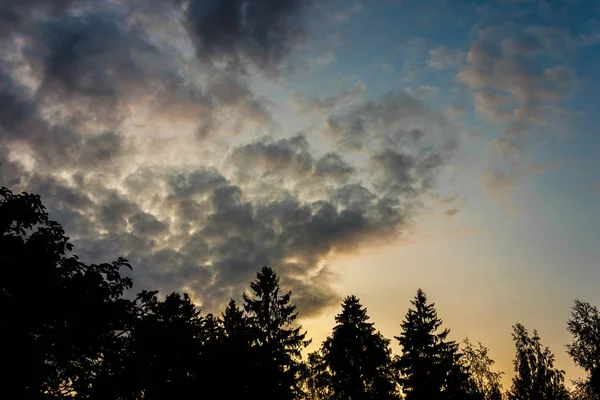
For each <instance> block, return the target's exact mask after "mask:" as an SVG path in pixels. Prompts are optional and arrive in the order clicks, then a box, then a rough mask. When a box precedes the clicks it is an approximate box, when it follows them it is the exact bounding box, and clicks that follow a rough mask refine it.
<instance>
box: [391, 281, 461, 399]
mask: <svg viewBox="0 0 600 400" xmlns="http://www.w3.org/2000/svg"><path fill="white" fill-rule="evenodd" d="M411 304H412V305H413V306H414V309H409V310H408V313H407V314H406V317H405V319H404V321H403V322H402V324H401V325H400V326H401V327H402V333H401V334H400V336H396V339H397V340H398V342H399V343H400V345H401V346H402V355H401V356H400V357H398V358H397V360H396V365H397V367H398V370H399V372H400V382H401V384H402V390H403V392H404V393H405V394H406V399H407V400H421V399H467V398H471V397H472V396H471V393H472V388H471V386H470V382H469V376H468V373H467V371H466V369H465V367H464V365H463V363H462V361H461V355H460V353H459V351H458V344H457V343H455V342H453V341H450V340H447V336H448V333H450V330H448V329H444V330H441V331H439V329H440V328H441V325H442V320H441V319H439V318H438V316H437V311H436V310H435V304H433V303H431V304H428V303H427V297H426V296H425V293H424V292H423V291H422V290H421V289H419V290H418V291H417V295H416V296H415V298H414V300H412V301H411Z"/></svg>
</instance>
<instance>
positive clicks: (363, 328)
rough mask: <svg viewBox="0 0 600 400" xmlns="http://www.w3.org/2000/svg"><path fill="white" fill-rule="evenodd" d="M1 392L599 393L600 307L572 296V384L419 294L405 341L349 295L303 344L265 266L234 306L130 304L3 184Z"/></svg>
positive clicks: (156, 300) (145, 299)
mask: <svg viewBox="0 0 600 400" xmlns="http://www.w3.org/2000/svg"><path fill="white" fill-rule="evenodd" d="M0 230H1V232H2V235H1V236H0V263H1V265H2V280H1V281H0V285H1V288H2V290H1V293H0V296H1V297H0V304H1V310H2V313H1V314H2V324H3V325H2V336H3V340H2V341H1V345H0V346H1V347H2V360H3V361H4V368H3V373H2V375H1V376H2V381H3V382H4V384H3V389H2V390H3V392H4V393H5V394H6V393H10V394H13V396H14V398H27V399H67V398H68V399H192V398H207V399H267V400H271V399H273V400H288V399H289V400H292V399H298V400H388V399H390V400H391V399H407V400H429V399H432V400H438V399H439V400H455V399H456V400H461V399H465V400H466V399H469V400H471V399H472V400H501V399H507V400H563V399H564V400H566V399H572V400H599V399H600V315H599V312H598V309H597V307H595V306H593V305H591V304H589V303H586V302H582V301H579V300H575V303H574V305H573V308H572V314H571V317H570V319H569V320H568V322H567V329H568V331H569V332H570V333H571V334H572V337H573V340H572V343H571V344H569V345H567V352H568V353H569V354H570V356H571V357H572V358H573V360H574V362H575V363H576V364H577V365H578V366H580V367H581V368H583V369H584V370H585V371H587V373H588V375H587V378H586V379H583V380H579V381H578V382H577V383H576V385H575V389H574V390H568V389H567V387H566V385H565V378H564V372H563V371H561V370H559V369H557V368H556V367H555V366H554V355H553V353H552V352H551V351H550V349H548V348H547V347H545V346H543V345H542V343H541V339H540V336H539V335H538V333H537V332H536V331H535V330H534V331H533V332H532V333H530V332H529V331H528V330H527V329H526V328H525V327H524V326H523V325H521V324H516V325H515V326H514V327H513V339H514V344H515V357H514V378H513V380H512V385H511V387H510V388H508V389H507V390H506V391H504V390H503V388H502V385H501V383H500V379H501V376H502V373H501V372H497V371H494V370H493V364H494V361H493V360H492V359H491V358H490V357H489V354H488V349H487V348H486V347H485V346H483V345H482V344H481V343H477V344H474V343H471V342H470V341H469V340H468V339H465V340H464V341H463V342H462V343H457V342H455V341H452V340H449V339H448V334H449V330H448V329H447V328H444V327H443V326H442V320H441V319H440V317H439V316H438V314H437V311H436V309H435V304H434V303H431V302H429V301H428V299H427V296H426V294H425V293H424V292H423V291H422V290H420V289H419V290H418V291H417V293H416V296H415V297H414V299H413V300H412V301H411V307H410V309H409V310H408V312H407V313H406V315H405V317H404V319H403V320H402V321H401V323H400V326H399V330H398V336H395V337H394V340H396V341H397V342H398V343H399V345H400V348H401V352H400V354H397V355H393V354H392V351H391V349H390V343H391V341H390V339H387V338H385V337H384V336H383V335H382V334H381V333H380V332H379V331H377V330H376V329H375V326H374V324H373V322H370V318H369V316H368V314H367V309H366V308H365V307H364V306H363V305H362V304H361V302H360V300H359V299H358V298H357V297H356V296H348V297H346V298H345V299H344V300H343V302H342V304H341V311H340V312H339V314H337V316H336V317H335V326H334V327H333V330H332V332H331V334H330V336H329V337H328V338H327V339H326V340H325V341H324V342H323V343H322V344H321V346H320V347H319V348H318V349H317V350H316V351H314V352H312V353H310V354H308V356H307V357H306V359H303V357H302V353H303V350H304V349H305V348H306V347H307V346H308V345H309V344H310V340H309V339H308V338H307V333H306V332H305V331H303V330H302V328H301V326H299V325H298V323H297V317H298V310H297V308H296V305H295V304H294V303H293V301H292V293H291V292H289V291H288V292H283V291H282V290H281V288H280V285H279V278H278V276H277V274H276V272H275V271H274V270H273V269H271V268H269V267H263V268H262V269H261V270H260V271H259V272H258V273H257V274H256V278H255V280H254V281H252V282H251V283H250V285H249V289H248V291H247V292H246V293H244V294H243V296H242V300H243V301H242V303H241V304H237V303H236V302H235V301H234V300H231V301H230V302H229V304H228V305H227V307H226V308H225V309H224V311H223V312H222V313H221V314H220V315H214V314H206V315H203V314H202V313H201V312H200V310H198V309H197V308H196V306H195V305H194V303H193V302H192V300H191V299H190V297H189V296H188V295H187V294H179V293H172V294H169V295H167V296H166V297H164V298H162V297H160V296H159V294H158V292H157V291H147V290H144V291H142V292H141V293H139V294H137V295H136V296H135V297H133V298H131V297H128V296H127V293H126V292H127V291H128V290H129V289H131V288H132V280H131V279H130V278H129V277H127V276H125V275H124V274H123V273H122V272H123V269H130V268H131V266H130V265H129V263H128V262H127V260H125V259H123V258H119V259H117V260H116V261H114V262H111V263H102V264H89V265H88V264H85V263H83V262H81V261H80V260H79V259H78V257H77V256H76V255H75V254H74V253H73V246H72V244H71V243H70V242H69V238H68V237H66V236H65V232H64V230H63V228H62V227H61V225H60V224H58V223H57V222H55V221H52V220H51V219H50V218H49V216H48V213H47V210H46V209H45V207H44V206H43V204H42V202H41V199H40V197H39V196H37V195H34V194H29V193H20V194H13V193H12V192H11V191H10V190H9V189H7V188H4V187H3V188H2V189H1V190H0ZM10 398H12V397H10Z"/></svg>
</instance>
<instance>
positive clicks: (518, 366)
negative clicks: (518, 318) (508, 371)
mask: <svg viewBox="0 0 600 400" xmlns="http://www.w3.org/2000/svg"><path fill="white" fill-rule="evenodd" d="M513 340H514V342H515V348H516V355H515V359H514V361H513V364H514V368H515V376H514V377H513V381H512V386H511V389H510V391H509V393H508V399H509V400H567V399H568V398H569V394H568V392H567V390H566V388H565V386H564V371H560V370H558V369H555V368H554V355H553V354H552V352H551V351H550V349H549V348H548V347H545V348H542V344H541V341H540V337H539V335H538V333H537V331H536V330H534V331H533V336H532V337H530V336H529V333H528V332H527V330H526V329H525V327H524V326H523V325H521V324H516V325H515V326H513Z"/></svg>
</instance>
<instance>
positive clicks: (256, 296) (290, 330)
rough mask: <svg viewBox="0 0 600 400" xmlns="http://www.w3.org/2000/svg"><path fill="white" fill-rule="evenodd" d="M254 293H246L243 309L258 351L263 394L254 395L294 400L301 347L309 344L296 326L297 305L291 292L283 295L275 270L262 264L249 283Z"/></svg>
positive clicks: (258, 373)
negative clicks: (280, 291)
mask: <svg viewBox="0 0 600 400" xmlns="http://www.w3.org/2000/svg"><path fill="white" fill-rule="evenodd" d="M250 289H251V293H250V294H244V296H243V297H244V303H245V304H244V310H245V311H246V314H247V316H248V322H249V324H250V332H251V335H252V344H253V352H254V354H255V357H256V358H255V360H256V362H257V364H256V370H255V373H256V374H257V375H256V376H257V379H256V381H255V382H254V383H255V384H257V385H258V387H259V388H260V393H256V394H254V396H258V397H252V398H263V399H273V400H287V399H293V398H294V396H295V395H296V393H297V392H298V385H297V378H298V376H299V374H300V372H301V369H302V364H301V350H302V349H303V348H305V347H306V346H308V344H309V341H307V340H305V338H306V333H302V332H301V327H299V326H296V327H294V322H295V320H296V318H297V317H298V312H297V311H296V305H295V304H291V303H290V298H291V292H287V293H285V294H283V295H280V293H279V290H280V287H279V278H278V277H277V274H276V273H275V271H273V270H272V269H271V268H269V267H266V266H265V267H263V268H262V269H261V271H260V272H259V273H257V275H256V280H255V281H254V282H252V283H251V284H250Z"/></svg>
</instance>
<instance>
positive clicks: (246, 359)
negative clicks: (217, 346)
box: [220, 300, 259, 399]
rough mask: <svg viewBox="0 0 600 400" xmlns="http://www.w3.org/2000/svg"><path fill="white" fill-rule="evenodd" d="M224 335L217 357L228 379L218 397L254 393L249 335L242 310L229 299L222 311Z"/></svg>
mask: <svg viewBox="0 0 600 400" xmlns="http://www.w3.org/2000/svg"><path fill="white" fill-rule="evenodd" d="M222 318H223V328H224V331H225V337H224V338H223V347H222V348H221V352H220V357H221V362H222V365H224V366H225V367H226V374H227V377H228V379H229V383H228V384H227V385H223V391H222V392H221V393H222V395H223V396H222V398H224V399H225V398H228V399H241V398H244V396H248V395H249V393H256V392H258V389H259V388H258V386H257V385H255V384H254V382H255V379H254V375H255V373H256V370H255V362H254V349H253V347H252V336H251V332H250V327H249V324H248V319H247V318H246V316H245V315H244V312H243V311H242V310H241V309H240V308H239V307H238V306H237V304H236V303H235V301H234V300H231V301H230V302H229V304H228V305H227V307H226V308H225V311H224V312H223V316H222Z"/></svg>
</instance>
